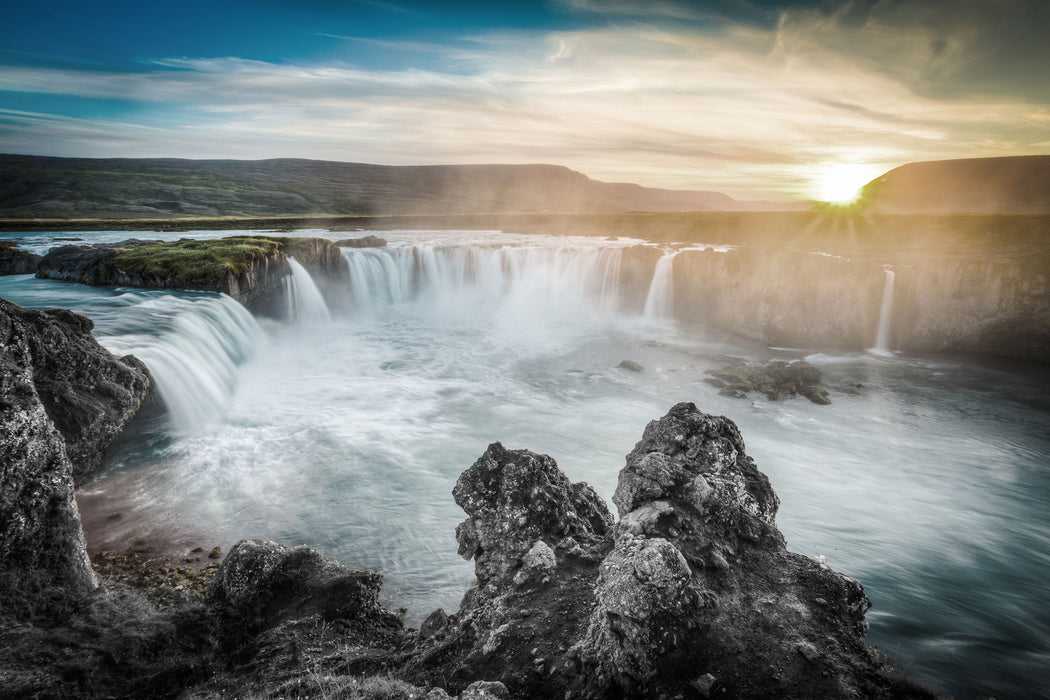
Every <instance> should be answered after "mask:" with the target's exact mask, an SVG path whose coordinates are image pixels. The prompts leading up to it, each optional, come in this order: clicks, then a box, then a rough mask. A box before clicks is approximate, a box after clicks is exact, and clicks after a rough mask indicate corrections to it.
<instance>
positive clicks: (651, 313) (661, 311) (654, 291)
mask: <svg viewBox="0 0 1050 700" xmlns="http://www.w3.org/2000/svg"><path fill="white" fill-rule="evenodd" d="M676 255H678V251H677V250H672V251H667V252H665V253H664V254H663V257H661V258H660V259H659V260H657V261H656V268H655V269H654V270H653V281H652V282H651V283H650V284H649V294H648V295H647V296H646V298H645V310H644V311H643V312H642V315H643V316H645V317H646V318H670V317H671V314H672V312H673V311H674V259H675V256H676Z"/></svg>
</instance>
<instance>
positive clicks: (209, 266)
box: [110, 236, 287, 284]
mask: <svg viewBox="0 0 1050 700" xmlns="http://www.w3.org/2000/svg"><path fill="white" fill-rule="evenodd" d="M286 242H287V239H283V238H263V237H247V236H239V237H231V238H220V239H217V240H210V241H191V240H182V241H174V242H170V243H151V244H149V245H143V246H139V247H136V248H127V249H125V250H124V252H122V253H120V254H118V255H117V256H116V258H114V259H113V261H112V262H111V263H110V264H111V265H112V266H113V267H114V268H115V269H118V270H123V271H125V272H133V273H138V274H141V275H144V276H151V277H157V278H160V279H168V278H176V279H179V280H183V281H185V282H188V283H196V284H207V283H209V282H213V281H221V280H223V279H225V277H226V274H227V273H229V272H232V273H233V274H234V275H241V274H244V273H245V272H247V271H248V268H249V266H250V265H251V263H252V261H253V260H255V259H257V258H261V257H264V256H267V255H270V254H271V253H274V252H276V251H278V250H280V248H281V247H282V246H283V245H284V244H285V243H286Z"/></svg>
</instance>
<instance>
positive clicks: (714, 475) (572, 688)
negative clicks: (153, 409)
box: [0, 302, 932, 700]
mask: <svg viewBox="0 0 1050 700" xmlns="http://www.w3.org/2000/svg"><path fill="white" fill-rule="evenodd" d="M89 332H90V322H89V321H87V320H86V319H83V318H82V317H79V316H75V315H74V314H71V313H70V312H66V311H56V312H51V313H50V314H45V313H40V312H32V311H25V310H22V309H19V308H18V307H14V306H13V305H11V304H9V303H7V302H0V340H2V341H3V346H2V348H3V354H2V355H0V388H2V390H3V393H2V396H3V402H2V404H0V426H2V427H3V432H2V433H0V435H2V436H3V437H2V438H0V456H2V457H3V460H2V461H0V464H2V465H3V472H2V481H0V548H2V549H0V553H2V554H3V557H2V559H0V582H2V583H3V584H4V586H0V677H2V679H3V683H2V684H0V698H7V697H11V698H15V697H28V696H39V697H43V696H47V697H55V696H63V697H111V696H112V697H141V696H150V697H172V696H176V695H177V696H179V697H183V698H200V699H204V698H220V697H236V696H241V695H244V694H245V693H246V692H247V691H249V690H250V693H251V694H252V695H253V696H256V697H269V698H277V697H288V696H297V697H305V696H324V697H350V698H379V697H425V698H428V699H429V700H442V699H447V698H449V697H450V694H451V693H458V694H459V695H458V697H459V698H460V699H461V700H468V699H469V700H486V699H488V700H493V699H498V700H507V698H526V697H574V698H609V697H612V698H616V697H658V696H661V695H664V696H667V697H676V696H681V697H725V698H741V697H744V698H746V697H751V698H768V697H782V698H809V697H866V698H897V697H900V698H905V697H915V698H930V697H932V695H930V694H929V693H927V692H926V691H924V690H922V689H921V688H917V687H915V686H913V685H912V684H910V683H909V682H907V681H905V680H902V679H900V678H895V677H893V676H891V675H890V674H889V673H888V672H887V671H886V670H885V669H884V668H883V667H882V666H881V665H880V664H879V662H878V661H877V660H876V659H875V658H874V656H873V655H872V653H871V651H870V650H869V649H868V648H867V647H866V646H865V645H864V641H863V635H864V629H865V623H864V612H865V611H866V610H867V608H868V605H869V603H868V600H867V598H866V597H865V596H864V592H863V589H862V588H861V586H860V584H859V583H857V582H856V581H853V580H852V579H849V578H847V577H845V576H842V575H840V574H837V573H835V572H834V571H831V570H830V569H828V568H827V567H826V566H825V565H823V564H822V563H819V562H816V561H814V560H811V559H809V558H807V557H803V556H800V555H797V554H792V553H790V552H788V551H787V550H786V548H785V544H784V539H783V537H782V536H781V534H780V533H779V531H778V530H777V529H776V527H775V525H774V516H775V514H776V509H777V498H776V495H775V494H774V492H773V490H772V488H771V486H770V484H769V481H768V479H766V477H765V476H764V475H763V474H762V473H761V472H760V471H759V470H758V468H757V467H756V466H755V464H754V462H753V461H752V460H751V459H750V458H749V457H748V456H747V455H746V453H745V451H744V444H743V440H742V439H741V436H740V433H739V431H738V430H737V428H736V425H735V424H734V423H733V422H732V421H730V420H728V419H726V418H721V417H715V416H710V415H707V414H704V413H702V412H700V411H699V410H697V408H696V407H695V406H694V405H692V404H678V405H677V406H675V407H674V408H672V409H671V411H670V412H669V413H668V414H667V415H666V416H664V417H663V418H662V419H660V420H659V421H653V422H652V423H650V424H649V426H648V427H647V428H646V429H645V433H644V434H643V436H642V440H641V441H640V442H639V443H638V444H637V445H636V446H635V448H634V450H633V451H632V452H631V453H630V454H629V455H628V456H627V464H626V466H625V467H624V469H623V471H622V472H621V473H620V480H619V485H618V487H617V489H616V493H615V496H614V498H613V500H614V502H615V504H616V506H617V508H618V510H619V514H620V520H619V522H614V520H613V517H612V515H611V514H610V513H609V511H608V509H607V507H606V506H605V504H604V502H603V501H602V500H601V499H600V498H599V497H598V496H597V494H596V493H595V492H594V490H593V489H591V488H590V487H589V486H587V485H586V484H575V483H572V482H570V481H569V479H568V478H567V477H566V476H565V475H564V474H563V473H562V472H561V471H560V470H559V469H558V467H557V465H556V464H555V462H554V460H553V459H551V458H550V457H547V456H545V455H539V454H535V453H533V452H529V451H528V450H508V449H506V448H504V447H503V446H502V445H500V444H499V443H495V444H493V445H490V446H489V448H488V449H487V450H486V451H485V454H484V455H482V457H481V458H480V459H479V460H478V461H477V462H476V463H475V464H474V465H473V466H472V467H470V468H469V469H468V470H467V471H466V472H464V473H463V475H462V476H461V477H460V479H459V481H458V482H457V484H456V487H455V489H454V492H453V496H454V498H455V499H456V502H457V503H458V504H459V505H460V506H461V507H462V508H463V509H464V511H465V512H466V513H467V516H468V517H467V519H466V520H465V521H464V522H463V523H462V524H461V525H460V526H459V527H458V528H457V529H456V540H457V541H458V543H459V551H460V553H461V554H462V555H464V556H466V557H470V558H473V559H474V561H475V572H476V574H477V582H476V585H474V586H473V587H472V588H471V589H470V590H468V591H467V593H466V595H465V596H464V598H463V602H462V605H461V609H460V610H459V611H458V612H456V613H454V614H452V615H447V614H445V613H444V612H443V611H435V612H434V613H433V614H432V615H431V616H430V617H429V618H428V619H427V621H426V622H425V623H424V624H423V625H422V627H421V629H420V630H418V631H414V630H406V629H404V628H403V627H402V624H401V621H400V619H399V618H398V617H397V616H396V615H394V614H392V613H390V612H389V611H387V610H385V609H384V608H383V607H382V606H381V605H380V604H379V602H378V595H379V590H380V586H381V582H382V578H381V577H380V576H379V575H378V574H375V573H371V572H361V571H353V570H351V569H349V568H347V567H345V566H342V565H340V564H336V563H334V562H330V561H328V560H326V559H325V558H324V557H323V556H321V555H320V554H319V553H317V552H316V551H314V550H312V549H309V548H306V547H297V548H294V549H289V548H286V547H282V546H280V545H277V544H274V543H271V542H263V541H259V540H245V541H242V542H241V543H239V544H238V545H237V546H236V547H235V548H234V549H233V550H232V551H231V552H230V553H229V555H228V556H227V557H226V559H225V560H224V561H223V563H222V564H221V566H220V567H219V569H218V571H217V572H216V574H215V577H214V579H213V581H212V583H211V585H210V587H209V589H208V592H207V594H206V595H205V596H204V598H203V599H201V598H196V597H194V596H193V595H191V594H189V593H187V592H186V591H178V590H174V591H168V592H167V594H166V595H165V596H161V597H155V596H154V597H152V598H151V599H146V598H142V597H139V596H137V595H134V594H132V593H129V592H120V591H107V590H104V589H103V590H95V580H94V576H93V574H92V571H91V569H90V567H89V563H88V561H87V557H86V554H85V549H84V543H83V534H82V531H81V529H80V523H79V519H78V517H77V513H76V507H75V504H74V502H73V499H72V488H73V476H72V475H73V472H74V464H73V462H72V459H73V458H71V457H70V456H69V455H77V456H76V457H75V459H76V460H79V461H81V462H82V463H84V462H90V461H91V460H97V454H96V449H97V445H96V444H95V443H94V442H91V441H89V440H86V436H85V435H84V434H82V432H80V431H67V432H63V431H62V430H61V429H60V428H59V427H57V426H56V421H55V420H54V418H53V415H60V414H68V415H71V416H72V415H79V414H76V413H75V409H76V408H77V407H78V406H83V405H85V402H87V401H89V400H90V397H91V395H95V394H97V396H95V400H96V401H103V402H107V403H111V404H113V405H115V406H120V407H123V408H121V409H120V410H118V411H115V412H114V413H112V414H106V415H115V416H123V415H124V414H125V413H127V412H128V411H130V410H133V408H134V406H135V405H137V402H138V401H140V400H141V398H142V396H143V395H144V394H145V392H146V390H147V388H148V382H147V375H146V374H145V372H144V371H143V369H142V368H141V366H140V365H139V364H138V363H137V362H136V361H134V360H130V359H127V358H125V359H124V360H117V359H115V358H112V357H109V356H107V355H106V354H105V352H104V351H103V350H101V349H100V348H98V347H97V345H94V344H93V341H91V342H89V340H90V334H89ZM59 360H60V361H61V362H60V363H59V364H61V365H65V367H58V366H56V364H55V363H56V362H57V361H59ZM87 367H91V368H92V369H91V372H90V374H91V376H90V378H89V377H87V376H84V375H78V374H76V372H78V371H86V369H85V368H87ZM42 371H46V372H47V373H48V375H47V376H44V375H42V374H41V372H42ZM63 371H65V372H66V374H62V372H63ZM70 373H72V374H70ZM52 375H53V377H52ZM49 378H56V380H55V382H54V383H53V384H52V385H47V386H45V385H46V384H47V380H48V379H49ZM74 380H76V382H77V385H78V386H80V387H81V388H83V390H84V392H83V393H78V392H75V391H72V390H70V389H71V386H70V385H71V384H72V383H73V382H74ZM92 382H93V383H92ZM42 386H44V388H41V387H42ZM60 389H61V390H60ZM45 396H48V397H50V398H49V399H46V400H45V398H44V397H45ZM49 402H50V403H49ZM93 415H94V411H90V412H89V413H88V414H85V415H81V416H80V419H81V420H87V419H89V418H91V416H93ZM99 420H101V422H98V423H94V424H92V425H94V426H95V427H94V429H93V430H94V431H96V432H99V433H105V434H107V435H109V434H112V432H113V431H115V430H116V429H117V427H119V423H120V420H121V419H120V418H113V417H110V418H106V419H99ZM28 574H35V576H29V575H28ZM15 581H17V582H20V583H22V584H23V585H22V587H21V588H20V589H16V588H15V587H13V586H12V582H15ZM27 581H28V582H29V583H30V584H32V585H30V586H29V587H28V588H27V587H26V585H25V583H26V582H27Z"/></svg>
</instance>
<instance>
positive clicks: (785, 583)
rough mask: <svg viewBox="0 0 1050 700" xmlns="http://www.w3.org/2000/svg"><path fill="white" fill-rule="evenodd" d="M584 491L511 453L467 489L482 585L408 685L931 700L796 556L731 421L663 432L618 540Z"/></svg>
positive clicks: (437, 623)
mask: <svg viewBox="0 0 1050 700" xmlns="http://www.w3.org/2000/svg"><path fill="white" fill-rule="evenodd" d="M799 369H800V371H801V368H799ZM581 486H582V485H574V484H571V483H570V482H569V481H568V479H567V478H565V477H564V476H563V475H561V473H560V472H559V471H558V470H557V466H556V465H555V463H554V461H553V460H552V459H550V458H549V457H546V456H544V455H537V454H534V453H532V452H528V451H525V450H521V451H516V450H506V449H504V448H503V447H502V446H501V445H498V444H496V445H492V446H490V447H489V449H488V450H487V451H486V453H485V455H483V456H482V458H481V459H479V460H478V462H477V463H475V464H474V466H472V467H471V468H470V469H469V470H467V472H465V473H464V474H463V476H462V477H461V478H460V480H459V482H458V483H457V485H456V489H455V496H456V501H457V503H459V504H460V505H461V506H463V507H464V509H465V510H466V511H467V513H468V515H470V516H471V517H470V518H469V519H468V520H467V521H465V522H464V523H463V524H462V525H461V526H460V527H459V529H458V531H457V538H458V539H459V542H460V546H461V552H462V553H464V554H465V555H467V556H473V557H474V559H475V572H476V574H477V578H478V586H477V587H475V588H472V589H471V590H470V591H468V593H467V595H466V596H465V597H464V599H463V604H462V606H461V609H460V611H459V612H458V613H456V614H454V615H450V616H448V617H447V618H446V617H445V616H444V615H443V614H442V615H441V616H440V617H439V618H438V619H435V620H433V622H431V621H430V620H428V623H427V624H426V625H425V626H426V628H427V632H426V634H421V635H419V637H418V638H417V640H416V646H415V649H414V651H413V652H412V654H411V655H410V657H409V659H408V661H407V663H406V665H405V666H404V667H403V671H404V673H405V674H406V677H407V678H408V679H409V680H412V681H413V682H418V683H422V684H428V683H434V684H436V683H438V682H440V683H441V684H442V685H443V687H446V688H448V689H449V690H450V691H460V690H463V689H464V688H466V687H467V686H468V685H469V684H470V683H472V682H474V681H477V680H492V681H499V682H501V683H503V684H504V685H505V686H506V687H507V689H508V690H509V692H510V694H511V696H512V697H573V698H595V699H597V698H608V697H659V696H665V697H676V696H681V697H697V696H698V695H699V696H700V697H727V698H729V697H733V698H768V697H782V698H809V697H871V698H890V697H921V698H930V697H932V696H931V695H930V694H929V693H927V692H926V691H925V690H923V689H921V688H918V687H916V686H913V685H911V684H910V683H908V682H907V681H903V680H900V679H895V678H893V677H891V676H890V675H889V674H888V673H887V672H886V671H885V670H884V669H883V668H882V667H881V666H880V664H879V663H878V661H877V660H876V659H875V658H874V657H873V655H872V654H871V652H870V651H869V650H868V648H867V647H866V646H865V644H864V640H863V636H864V631H865V623H864V612H865V611H866V610H867V608H868V605H869V603H868V599H867V598H866V597H865V595H864V591H863V589H862V588H861V587H860V584H858V583H857V582H856V581H854V580H852V579H850V578H848V577H845V576H842V575H840V574H837V573H835V572H834V571H832V570H831V569H829V568H827V567H826V565H822V564H821V563H818V562H816V561H814V560H812V559H809V558H808V557H803V556H800V555H797V554H792V553H790V552H788V551H787V550H786V548H785V545H784V539H783V537H782V536H781V534H780V532H779V531H778V530H777V529H776V527H775V525H774V517H775V514H776V510H777V504H778V501H777V498H776V494H775V493H774V492H773V489H772V487H771V486H770V484H769V480H768V479H767V478H766V477H765V475H763V474H762V473H761V472H760V471H759V470H758V469H757V467H756V466H755V464H754V462H753V461H752V460H751V459H750V458H749V457H748V456H747V454H746V453H745V451H744V442H743V440H742V438H741V436H740V432H739V430H738V429H737V427H736V425H735V424H734V423H733V422H732V421H730V420H728V419H726V418H721V417H717V416H710V415H707V414H704V413H702V412H701V411H699V410H697V408H696V407H695V406H694V405H693V404H684V403H683V404H678V405H677V406H675V407H673V408H672V409H671V411H670V412H669V413H668V414H667V415H666V416H664V417H663V418H661V419H660V420H658V421H653V422H652V423H650V424H649V426H648V427H646V429H645V433H644V435H643V437H642V440H641V441H640V442H639V443H638V444H637V445H636V446H635V448H634V450H632V451H631V453H630V454H629V455H628V457H627V464H626V466H625V467H624V469H623V470H622V471H621V473H620V482H619V486H618V488H617V489H616V494H615V496H614V501H615V503H616V505H617V507H618V509H619V511H620V521H619V523H617V524H616V525H615V527H613V528H612V529H610V527H609V524H610V517H609V515H608V513H607V512H606V511H605V508H604V504H603V503H602V502H601V500H600V499H598V498H597V497H596V496H593V494H592V492H590V490H589V489H584V488H581Z"/></svg>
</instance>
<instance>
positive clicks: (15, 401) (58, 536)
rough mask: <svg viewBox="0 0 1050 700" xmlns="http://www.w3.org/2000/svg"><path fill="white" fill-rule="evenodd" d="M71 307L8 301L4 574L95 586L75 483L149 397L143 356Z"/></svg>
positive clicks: (1, 504)
mask: <svg viewBox="0 0 1050 700" xmlns="http://www.w3.org/2000/svg"><path fill="white" fill-rule="evenodd" d="M91 328H92V323H91V321H90V320H88V319H86V318H84V317H83V316H78V315H76V314H73V313H71V312H69V311H63V310H55V311H50V312H46V313H45V312H40V311H31V310H28V309H23V308H21V307H19V306H16V305H15V304H12V303H11V302H9V301H6V300H3V299H0V576H3V577H4V578H6V579H7V583H8V584H10V585H8V586H5V588H15V587H19V586H20V583H25V582H27V581H28V580H29V579H34V580H36V581H37V582H38V583H41V582H42V584H43V585H54V586H56V587H60V588H63V589H64V590H65V591H66V592H67V593H77V592H84V591H86V590H90V589H92V588H94V586H95V578H94V574H93V573H92V571H91V566H90V564H89V562H88V558H87V551H86V549H85V546H84V534H83V531H82V530H81V527H80V518H79V515H78V513H77V507H76V502H75V501H74V499H73V488H74V482H75V480H77V479H78V478H83V477H85V476H86V475H87V474H90V473H91V472H92V471H94V470H95V469H96V468H97V467H98V465H99V462H100V460H101V457H102V452H103V451H104V450H105V448H106V446H107V445H108V444H109V441H110V440H111V439H112V438H113V437H115V436H116V434H117V433H118V432H119V431H120V430H121V429H122V428H123V427H124V424H125V423H126V422H127V421H128V420H129V419H130V418H131V417H132V416H133V415H134V413H135V411H136V410H137V409H138V406H139V404H140V403H141V401H142V400H143V398H144V397H145V396H146V395H147V393H148V392H149V389H150V386H151V382H150V377H149V373H148V372H147V371H146V369H145V367H144V366H143V365H142V363H141V362H139V361H138V360H137V359H136V358H134V357H131V356H128V357H125V358H122V359H118V358H116V357H114V356H113V355H111V354H110V353H109V352H107V351H106V350H105V349H104V348H102V347H101V346H100V345H99V344H98V343H97V342H96V341H95V338H94V337H93V336H92V335H91Z"/></svg>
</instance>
